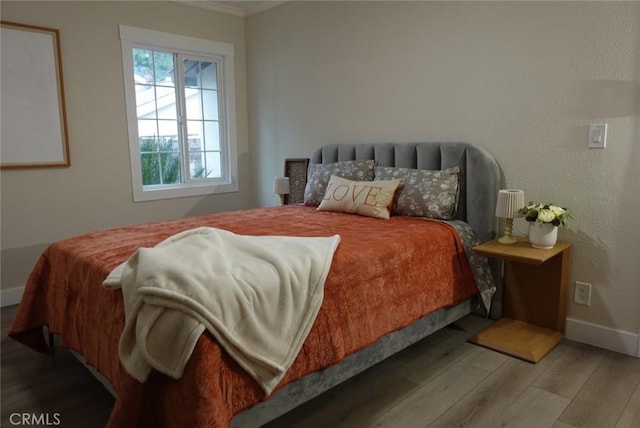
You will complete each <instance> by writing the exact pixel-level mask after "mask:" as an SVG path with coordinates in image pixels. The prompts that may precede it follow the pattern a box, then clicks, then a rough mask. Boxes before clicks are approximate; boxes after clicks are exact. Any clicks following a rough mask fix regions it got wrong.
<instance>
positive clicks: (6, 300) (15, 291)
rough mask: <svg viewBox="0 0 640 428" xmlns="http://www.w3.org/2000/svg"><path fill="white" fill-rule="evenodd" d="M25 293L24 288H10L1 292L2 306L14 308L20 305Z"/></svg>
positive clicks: (0, 302)
mask: <svg viewBox="0 0 640 428" xmlns="http://www.w3.org/2000/svg"><path fill="white" fill-rule="evenodd" d="M22 293H24V287H16V288H9V289H8V290H0V306H1V307H3V308H4V307H5V306H13V305H17V304H18V303H20V300H21V299H22Z"/></svg>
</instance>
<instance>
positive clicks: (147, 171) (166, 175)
mask: <svg viewBox="0 0 640 428" xmlns="http://www.w3.org/2000/svg"><path fill="white" fill-rule="evenodd" d="M177 143H178V140H177V137H160V139H159V141H158V142H157V144H156V138H155V137H141V138H140V164H141V165H140V166H141V168H142V185H143V186H150V185H154V184H177V183H180V153H179V152H178V151H176V150H175V147H176V144H177ZM206 176H207V174H206V170H205V168H203V167H196V168H195V171H194V173H193V176H192V177H191V178H205V177H206Z"/></svg>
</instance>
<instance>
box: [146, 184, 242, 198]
mask: <svg viewBox="0 0 640 428" xmlns="http://www.w3.org/2000/svg"><path fill="white" fill-rule="evenodd" d="M238 190H239V188H238V184H237V183H236V182H232V183H226V184H210V183H208V184H202V185H186V186H185V185H183V186H175V187H160V186H159V187H157V188H153V187H147V188H145V189H134V190H133V202H144V201H157V200H161V199H174V198H186V197H190V196H204V195H215V194H220V193H232V192H237V191H238Z"/></svg>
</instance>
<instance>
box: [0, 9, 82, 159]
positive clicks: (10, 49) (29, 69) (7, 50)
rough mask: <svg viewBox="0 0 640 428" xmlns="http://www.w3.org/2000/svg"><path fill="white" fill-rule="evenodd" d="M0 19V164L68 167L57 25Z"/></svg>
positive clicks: (67, 146)
mask: <svg viewBox="0 0 640 428" xmlns="http://www.w3.org/2000/svg"><path fill="white" fill-rule="evenodd" d="M0 24H1V32H2V33H1V34H0V43H1V46H0V54H1V58H0V67H1V70H0V85H1V86H0V88H1V91H0V92H1V94H2V95H1V97H2V98H1V100H0V106H1V108H0V116H1V123H0V126H1V127H0V129H1V133H0V140H1V141H0V168H2V169H17V168H50V167H68V166H69V165H70V164H71V162H70V159H69V137H68V130H67V118H66V111H65V100H64V86H63V78H62V59H61V53H60V37H59V31H58V30H56V29H53V28H45V27H38V26H33V25H27V24H18V23H14V22H8V21H0Z"/></svg>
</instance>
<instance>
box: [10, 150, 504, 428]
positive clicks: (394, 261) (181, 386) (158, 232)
mask: <svg viewBox="0 0 640 428" xmlns="http://www.w3.org/2000/svg"><path fill="white" fill-rule="evenodd" d="M365 160H373V161H375V165H376V167H380V168H397V169H398V170H400V169H403V168H406V169H410V170H428V171H455V174H456V176H457V180H458V183H459V187H458V188H457V190H456V209H455V210H454V212H452V218H450V219H449V220H448V221H442V220H440V219H425V218H422V217H411V216H401V215H393V216H391V218H389V219H387V220H381V219H377V218H371V217H367V216H361V215H353V214H345V213H342V212H336V211H335V210H329V211H324V210H323V211H319V210H318V209H317V208H316V207H315V206H306V205H288V206H282V207H273V208H258V209H252V210H246V211H242V212H235V213H221V214H213V215H208V216H202V217H191V218H185V219H178V220H171V221H164V222H156V223H150V224H143V225H136V226H129V227H123V228H117V229H111V230H108V231H99V232H94V233H89V234H85V235H81V236H78V237H74V238H71V239H68V240H64V241H60V242H56V243H54V244H52V245H51V246H50V247H49V248H48V249H47V250H46V251H45V252H44V253H43V255H42V256H41V258H40V260H39V261H38V263H37V265H36V266H35V268H34V270H33V272H32V274H31V276H30V278H29V281H28V283H27V286H26V288H25V293H24V295H23V298H22V301H21V303H20V306H19V308H18V312H17V314H16V317H15V319H14V321H13V323H12V326H11V328H10V336H11V337H13V338H14V339H16V340H19V341H21V342H22V343H24V344H26V345H27V346H30V347H32V348H34V349H35V350H38V351H41V352H49V347H48V344H47V342H46V340H45V338H46V336H45V334H44V331H48V332H49V333H52V334H55V335H57V337H58V342H59V344H60V345H61V346H63V347H67V348H69V349H71V350H73V351H74V352H75V353H77V354H79V355H80V356H81V357H82V358H83V359H84V360H85V361H86V363H87V364H88V365H89V366H92V367H94V368H95V370H96V371H97V372H99V373H100V376H101V377H102V378H103V379H104V380H105V381H106V382H107V383H108V385H109V387H110V389H111V390H112V391H113V392H114V395H116V402H115V405H114V409H113V412H112V414H111V417H110V420H109V426H113V427H118V426H191V427H219V426H239V427H248V426H260V425H262V424H264V423H266V422H268V421H269V420H272V419H274V418H276V417H278V416H280V415H282V414H284V413H285V412H287V411H289V410H291V409H292V408H294V407H295V406H297V405H299V404H301V403H303V402H305V401H307V400H309V399H311V398H313V397H315V396H317V395H319V394H320V393H322V392H324V391H326V390H328V389H330V388H331V387H333V386H335V385H337V384H339V383H340V382H342V381H344V380H345V379H348V378H350V377H352V376H354V375H355V374H357V373H360V372H361V371H363V370H365V369H366V368H368V367H370V366H372V365H374V364H376V363H378V362H379V361H381V360H383V359H385V358H387V357H388V356H390V355H392V354H394V353H396V352H398V351H400V350H401V349H404V348H405V347H407V346H409V345H411V344H413V343H415V342H416V341H418V340H420V339H422V338H424V337H426V336H427V335H429V334H431V333H432V332H434V331H437V330H438V329H440V328H442V327H444V326H446V325H448V324H450V323H452V322H454V321H456V320H457V319H459V318H461V317H463V316H465V315H467V314H469V313H471V312H472V311H474V310H477V309H478V308H480V307H483V306H484V308H485V309H486V308H487V304H488V300H490V298H491V293H492V292H493V291H494V290H495V288H492V284H491V283H490V279H489V278H488V277H489V276H490V272H488V267H487V265H486V260H483V259H482V258H479V257H477V256H473V254H472V252H471V251H470V248H471V246H473V245H474V244H475V243H477V242H479V241H483V240H486V239H490V238H493V237H494V235H495V229H496V222H495V217H494V209H495V198H496V195H497V193H498V189H499V182H500V176H499V169H498V166H497V164H496V162H495V160H494V159H493V157H492V156H491V155H490V154H488V153H487V152H486V151H485V150H484V149H482V148H481V147H478V146H475V145H472V144H467V143H411V144H410V143H402V144H394V143H382V144H355V145H346V144H345V145H328V146H324V147H322V148H320V149H318V150H317V151H315V152H314V153H313V154H312V156H311V163H310V167H309V168H310V183H313V180H312V178H313V177H311V173H312V169H313V168H322V166H327V168H328V169H329V170H330V168H331V166H332V165H335V164H336V163H341V164H342V163H345V162H347V163H348V162H351V161H365ZM396 172H397V170H392V169H388V170H386V173H388V174H391V175H393V174H395V173H396ZM325 184H326V183H325ZM311 190H313V189H311ZM203 226H207V227H215V228H219V229H223V230H227V231H231V232H234V233H238V234H246V235H276V236H279V235H287V236H300V237H303V236H304V237H314V236H315V237H321V236H329V235H332V234H337V235H339V236H340V237H341V241H340V245H339V246H338V248H337V250H336V252H335V254H334V257H333V262H332V265H331V270H330V271H329V274H328V276H327V279H326V284H325V288H324V300H323V301H322V306H321V308H320V311H319V312H318V315H317V318H315V322H314V324H313V326H312V328H311V329H310V332H309V334H308V336H307V338H306V340H305V342H304V344H303V346H302V349H301V350H300V353H299V354H298V355H297V357H296V359H295V361H294V363H293V365H292V366H291V368H290V369H289V370H288V371H287V372H286V374H285V375H284V378H283V379H282V381H281V382H279V384H278V386H277V387H276V388H275V390H274V391H273V392H272V393H271V394H268V395H267V394H265V392H264V391H263V390H262V389H261V388H260V387H259V386H258V385H257V383H256V382H255V381H254V379H253V378H251V377H250V376H249V375H248V374H247V373H246V372H245V371H244V370H242V368H241V367H240V366H239V365H238V364H237V362H236V361H235V360H233V359H232V358H230V357H229V355H228V354H227V353H226V352H225V351H224V349H222V347H221V346H220V344H219V343H218V342H217V341H216V340H215V339H214V338H213V336H212V335H211V334H209V333H204V334H202V335H201V336H200V337H199V339H198V340H197V344H196V345H195V348H194V350H193V353H192V355H191V358H190V359H189V361H188V363H187V365H186V367H185V370H184V373H183V374H182V377H181V378H180V379H177V380H176V379H173V378H171V377H168V376H166V375H163V374H161V373H158V372H152V373H151V374H150V376H149V378H148V379H147V380H146V382H144V383H141V382H138V381H137V380H135V379H133V378H132V377H131V376H129V375H128V374H127V373H126V371H125V370H124V369H123V367H122V365H121V364H120V361H119V359H118V352H117V349H118V341H119V337H120V335H121V333H122V330H123V327H124V318H125V316H124V307H123V302H122V300H123V298H122V293H121V292H119V291H113V290H107V289H105V288H104V287H102V286H101V284H102V281H103V280H104V279H105V278H106V277H107V275H108V274H109V273H110V272H111V271H112V270H113V269H114V268H115V267H116V266H118V265H119V264H120V263H122V262H123V261H125V260H127V258H128V257H129V256H131V254H132V253H134V252H135V251H136V249H138V248H139V247H153V246H154V245H156V244H157V243H159V242H161V241H162V240H163V239H166V238H167V237H169V236H172V235H174V234H176V233H179V232H182V231H185V230H189V229H193V228H198V227H203ZM471 231H472V232H473V233H472V232H471ZM390 266H394V267H397V268H395V269H394V268H390ZM480 275H484V276H482V278H483V279H482V280H479V278H480ZM482 281H486V283H484V284H483V286H482V288H481V290H480V292H479V288H478V287H479V282H482ZM391 296H394V297H393V299H391ZM150 408H151V409H154V410H153V412H148V411H146V410H145V409H150Z"/></svg>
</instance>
